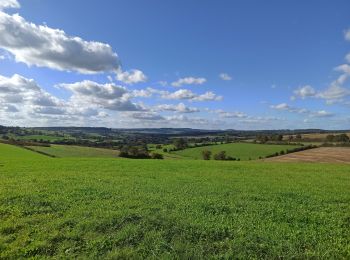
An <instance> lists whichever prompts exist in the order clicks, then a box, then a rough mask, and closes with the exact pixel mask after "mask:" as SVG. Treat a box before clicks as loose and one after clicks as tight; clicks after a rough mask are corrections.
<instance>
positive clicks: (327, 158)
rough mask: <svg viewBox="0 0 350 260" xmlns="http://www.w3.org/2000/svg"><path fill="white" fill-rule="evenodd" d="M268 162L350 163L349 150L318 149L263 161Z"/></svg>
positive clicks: (340, 148)
mask: <svg viewBox="0 0 350 260" xmlns="http://www.w3.org/2000/svg"><path fill="white" fill-rule="evenodd" d="M265 161H268V162H323V163H350V148H348V147H320V148H315V149H310V150H306V151H301V152H296V153H290V154H286V155H281V156H277V157H272V158H268V159H265Z"/></svg>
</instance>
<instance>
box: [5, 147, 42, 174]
mask: <svg viewBox="0 0 350 260" xmlns="http://www.w3.org/2000/svg"><path fill="white" fill-rule="evenodd" d="M43 157H46V156H44V155H41V154H38V153H36V152H32V151H29V150H26V149H24V148H21V147H18V146H14V145H9V144H3V143H0V163H2V162H3V161H4V160H8V159H14V160H19V161H20V160H25V159H42V158H43ZM0 170H1V169H0Z"/></svg>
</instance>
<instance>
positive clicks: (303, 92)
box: [294, 85, 316, 99]
mask: <svg viewBox="0 0 350 260" xmlns="http://www.w3.org/2000/svg"><path fill="white" fill-rule="evenodd" d="M294 95H295V96H296V97H300V98H302V99H305V98H306V97H314V96H315V95H316V90H315V89H314V88H313V87H311V86H310V85H306V86H302V87H299V88H298V89H297V90H295V91H294Z"/></svg>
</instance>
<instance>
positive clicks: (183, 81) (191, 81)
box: [171, 77, 207, 87]
mask: <svg viewBox="0 0 350 260" xmlns="http://www.w3.org/2000/svg"><path fill="white" fill-rule="evenodd" d="M206 81H207V80H206V79H205V78H194V77H186V78H180V79H178V80H177V81H174V82H172V83H171V85H172V86H173V87H181V86H182V85H201V84H204V83H205V82H206Z"/></svg>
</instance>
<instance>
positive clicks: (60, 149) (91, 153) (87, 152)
mask: <svg viewBox="0 0 350 260" xmlns="http://www.w3.org/2000/svg"><path fill="white" fill-rule="evenodd" d="M29 148H30V149H33V150H35V151H39V152H43V153H46V154H50V155H52V156H55V157H59V158H64V157H95V158H96V157H97V158H100V157H102V158H103V157H107V158H116V157H117V156H118V151H116V150H111V149H104V148H94V147H84V146H75V145H54V144H52V145H51V146H50V147H46V146H29Z"/></svg>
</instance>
